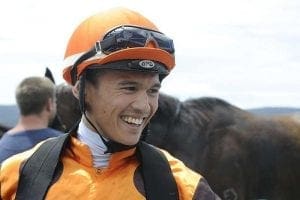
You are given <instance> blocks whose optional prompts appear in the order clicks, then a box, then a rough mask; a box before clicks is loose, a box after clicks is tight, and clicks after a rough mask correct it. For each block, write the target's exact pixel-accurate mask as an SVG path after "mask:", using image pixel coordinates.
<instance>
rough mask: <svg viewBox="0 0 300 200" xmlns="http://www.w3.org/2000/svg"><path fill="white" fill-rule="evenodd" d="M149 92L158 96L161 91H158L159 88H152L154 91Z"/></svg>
mask: <svg viewBox="0 0 300 200" xmlns="http://www.w3.org/2000/svg"><path fill="white" fill-rule="evenodd" d="M149 92H150V93H151V94H156V93H158V92H159V89H157V88H152V89H150V90H149Z"/></svg>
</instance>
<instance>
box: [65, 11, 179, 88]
mask: <svg viewBox="0 0 300 200" xmlns="http://www.w3.org/2000/svg"><path fill="white" fill-rule="evenodd" d="M91 48H92V54H90V55H89V56H86V55H84V54H89V53H90V52H91ZM174 51H175V50H174V46H173V41H172V40H171V39H170V38H168V37H167V36H165V35H164V34H163V33H161V32H159V30H158V29H157V27H156V26H155V25H154V24H153V23H152V22H151V21H149V20H148V19H147V18H145V17H144V16H142V15H141V14H139V13H137V12H135V11H132V10H129V9H126V8H114V9H111V10H108V11H106V12H101V13H98V14H96V15H93V16H91V17H89V18H87V19H86V20H85V21H83V22H82V23H81V24H80V25H79V26H78V27H77V28H76V29H75V31H74V33H73V34H72V36H71V38H70V40H69V42H68V45H67V49H66V52H65V59H64V70H63V77H64V79H65V80H66V81H67V82H68V83H70V84H74V80H73V79H74V78H73V77H72V76H73V75H72V67H73V66H74V64H75V65H77V66H75V67H76V73H75V78H76V80H77V79H78V77H79V76H80V75H81V74H82V72H83V71H84V70H86V69H87V68H88V67H89V66H92V65H93V64H97V65H100V66H101V65H105V64H108V63H113V62H116V61H122V60H146V61H147V60H150V62H151V61H155V62H157V63H160V64H162V65H163V66H164V67H165V68H166V69H167V71H168V72H169V71H171V70H172V69H173V67H174V66H175V56H174ZM87 52H89V53H87ZM78 60H80V61H78ZM146 65H147V63H146ZM150 67H151V66H150ZM73 68H74V67H73Z"/></svg>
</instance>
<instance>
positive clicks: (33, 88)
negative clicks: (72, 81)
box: [16, 77, 55, 116]
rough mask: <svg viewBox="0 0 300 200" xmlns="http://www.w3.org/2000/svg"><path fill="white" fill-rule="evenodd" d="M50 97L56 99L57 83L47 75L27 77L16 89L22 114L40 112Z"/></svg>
mask: <svg viewBox="0 0 300 200" xmlns="http://www.w3.org/2000/svg"><path fill="white" fill-rule="evenodd" d="M49 98H52V99H55V85H54V83H52V82H51V81H50V79H48V78H45V77H28V78H25V79H24V80H23V81H22V82H21V83H20V84H19V85H18V87H17V89H16V101H17V104H18V106H19V109H20V113H21V115H25V116H26V115H30V114H40V113H41V112H42V110H43V108H44V106H45V105H46V104H47V101H48V100H49Z"/></svg>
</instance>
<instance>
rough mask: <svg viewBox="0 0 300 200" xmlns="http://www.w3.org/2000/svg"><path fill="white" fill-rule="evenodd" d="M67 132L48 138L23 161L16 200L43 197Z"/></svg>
mask: <svg viewBox="0 0 300 200" xmlns="http://www.w3.org/2000/svg"><path fill="white" fill-rule="evenodd" d="M67 138H69V134H64V135H62V136H59V137H56V138H52V139H49V140H48V141H46V142H44V143H43V144H42V145H41V146H40V147H39V149H38V150H37V151H35V152H34V153H33V155H32V156H31V157H30V158H29V159H28V160H27V161H26V162H25V164H24V166H23V168H22V170H21V174H20V179H19V183H18V188H17V193H16V200H27V199H36V200H42V199H44V196H45V194H46V193H47V190H48V188H49V186H50V184H51V181H52V178H53V176H54V172H55V169H56V167H57V165H58V163H59V157H60V154H61V152H62V149H63V147H64V145H65V144H66V141H67Z"/></svg>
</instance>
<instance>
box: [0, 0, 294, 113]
mask: <svg viewBox="0 0 300 200" xmlns="http://www.w3.org/2000/svg"><path fill="white" fill-rule="evenodd" d="M0 2H1V4H0V5H1V6H0V70H1V73H0V91H1V93H0V104H14V103H15V100H14V90H15V87H16V86H17V84H18V83H19V82H20V81H21V80H22V79H23V78H25V77H27V76H31V75H43V74H44V71H45V68H46V67H49V68H50V69H51V70H52V71H53V73H54V76H55V79H56V81H57V83H61V82H63V79H62V65H61V62H62V60H63V55H64V51H65V47H66V44H67V41H68V39H69V37H70V35H71V33H72V32H73V30H74V28H75V27H76V26H77V25H78V24H79V22H81V21H82V20H83V19H84V18H86V17H87V16H89V15H91V14H94V13H96V12H98V11H101V10H104V9H108V8H111V7H115V6H126V7H128V8H132V9H134V10H137V11H139V12H141V13H143V14H144V15H145V16H147V17H148V18H149V19H151V20H152V21H153V22H154V23H156V24H157V26H158V27H159V28H160V30H161V31H162V32H165V33H166V34H167V35H169V36H170V37H172V38H173V39H174V42H175V48H176V63H177V64H176V67H175V69H174V70H173V71H172V73H171V75H169V77H168V78H167V79H165V81H164V82H163V87H162V91H163V92H165V93H167V94H171V95H174V96H176V97H178V98H180V99H181V100H185V99H187V98H194V97H202V96H214V97H219V98H222V99H224V100H227V101H229V102H230V103H232V104H234V105H236V106H239V107H241V108H253V107H261V106H289V107H300V93H299V91H300V80H299V74H300V1H299V0H226V1H224V0H195V1H189V0H185V1H174V0H171V1H168V0H164V1H162V0H154V1H153V0H152V1H150V0H131V1H130V0H127V1H126V0H120V1H116V0H115V1H114V0H76V1H64V0H51V1H50V0H47V1H44V0H9V1H4V0H0Z"/></svg>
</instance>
